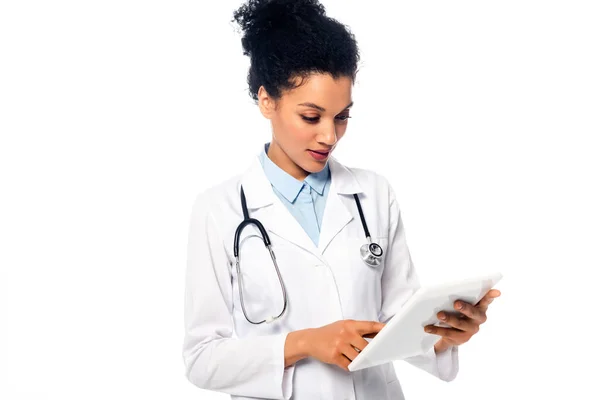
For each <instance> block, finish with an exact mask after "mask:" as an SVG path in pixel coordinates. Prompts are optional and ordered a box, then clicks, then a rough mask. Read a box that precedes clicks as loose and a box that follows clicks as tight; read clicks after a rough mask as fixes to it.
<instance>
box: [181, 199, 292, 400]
mask: <svg viewBox="0 0 600 400" xmlns="http://www.w3.org/2000/svg"><path fill="white" fill-rule="evenodd" d="M185 279H186V280H185V306H184V327H185V335H184V342H183V361H184V364H185V371H186V376H187V378H188V380H189V381H190V382H191V383H193V384H194V385H196V386H198V387H200V388H202V389H207V390H213V391H218V392H223V393H228V394H230V395H238V396H248V397H258V398H265V399H289V398H290V397H291V395H292V377H293V372H294V366H290V367H287V368H285V364H284V363H285V360H284V347H285V340H286V337H287V333H283V334H278V335H270V336H255V337H248V338H237V337H233V333H234V329H233V319H232V308H233V303H232V287H231V273H230V269H229V259H228V257H227V254H226V252H225V247H224V242H223V240H222V236H221V234H220V233H219V230H218V228H217V224H216V221H215V219H214V217H213V215H212V213H211V212H210V211H209V204H208V196H206V195H203V194H200V195H199V196H198V198H197V199H196V202H195V204H194V207H193V210H192V215H191V222H190V225H189V236H188V251H187V268H186V274H185Z"/></svg>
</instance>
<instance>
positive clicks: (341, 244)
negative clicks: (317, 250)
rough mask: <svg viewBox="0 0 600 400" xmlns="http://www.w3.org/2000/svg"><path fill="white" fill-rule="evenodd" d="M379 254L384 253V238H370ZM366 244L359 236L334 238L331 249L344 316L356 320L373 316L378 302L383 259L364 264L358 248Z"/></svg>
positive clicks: (385, 248) (370, 318) (373, 317)
mask: <svg viewBox="0 0 600 400" xmlns="http://www.w3.org/2000/svg"><path fill="white" fill-rule="evenodd" d="M373 242H375V243H377V244H379V246H381V248H382V250H383V255H384V257H385V254H386V252H387V247H388V238H387V237H374V238H373ZM365 243H367V240H366V239H365V238H364V237H362V238H360V237H358V238H357V237H352V238H345V239H340V240H339V241H336V243H335V245H334V246H332V248H331V254H332V256H331V257H330V258H331V265H332V269H333V271H334V274H335V278H336V281H337V285H338V288H339V294H340V302H341V304H342V305H343V307H344V316H345V317H347V318H356V319H368V320H376V319H377V310H379V307H380V303H381V276H382V272H383V268H384V267H385V266H384V262H383V260H382V262H381V264H380V265H378V266H371V265H367V264H366V263H365V261H364V260H363V258H362V257H361V253H360V248H361V246H362V245H364V244H365Z"/></svg>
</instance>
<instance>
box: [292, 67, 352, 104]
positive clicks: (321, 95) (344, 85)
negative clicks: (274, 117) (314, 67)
mask: <svg viewBox="0 0 600 400" xmlns="http://www.w3.org/2000/svg"><path fill="white" fill-rule="evenodd" d="M293 81H294V83H295V84H296V85H298V84H299V83H300V82H301V79H300V78H299V77H296V78H294V80H293ZM281 100H282V101H283V102H285V103H286V105H287V106H296V105H298V104H299V103H305V102H310V103H314V104H316V105H318V106H321V107H323V108H325V109H326V110H327V112H340V111H342V110H343V109H344V107H346V106H347V105H348V104H349V103H350V102H351V101H352V79H351V78H350V77H347V76H340V77H338V78H337V79H334V78H333V77H332V76H331V75H329V74H311V75H310V76H309V77H307V78H304V80H303V83H302V84H301V85H300V86H298V87H297V88H295V89H292V90H289V91H285V92H283V94H282V98H281Z"/></svg>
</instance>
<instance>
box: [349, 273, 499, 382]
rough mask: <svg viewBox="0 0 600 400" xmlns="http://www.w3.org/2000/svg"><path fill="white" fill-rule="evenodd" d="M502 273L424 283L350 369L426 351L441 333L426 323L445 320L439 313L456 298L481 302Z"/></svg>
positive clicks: (355, 369)
mask: <svg viewBox="0 0 600 400" xmlns="http://www.w3.org/2000/svg"><path fill="white" fill-rule="evenodd" d="M500 279H502V274H500V273H494V274H489V275H484V276H478V277H474V278H470V279H464V280H461V281H454V282H450V283H445V284H440V285H436V286H429V287H421V288H419V290H417V292H415V294H414V295H412V296H411V297H410V298H409V299H408V301H407V302H406V303H405V304H404V305H403V306H402V308H401V309H400V310H399V311H398V312H397V313H396V314H395V315H394V317H392V319H390V320H389V321H388V323H387V324H386V326H385V327H384V328H383V329H382V330H381V331H379V333H378V334H377V336H375V338H373V340H371V342H370V343H369V344H368V345H367V346H366V347H365V348H364V350H363V351H361V352H360V353H359V354H358V356H357V357H356V358H355V359H354V360H353V361H352V362H351V363H350V365H349V367H348V368H349V370H350V371H358V370H360V369H363V368H367V367H372V366H375V365H379V364H384V363H387V362H390V361H396V360H401V359H404V358H407V357H411V356H416V355H419V354H424V353H426V352H427V351H428V350H429V349H431V348H432V347H433V345H434V344H435V343H436V342H437V341H438V340H439V339H440V336H438V335H435V334H431V333H427V332H425V331H424V327H425V326H426V325H437V326H447V325H445V324H441V323H440V321H439V320H438V318H437V313H438V312H440V311H446V312H448V313H458V312H457V311H456V310H455V309H454V306H453V305H454V302H455V301H456V300H463V301H465V302H467V303H471V304H477V303H478V302H479V300H481V299H482V298H483V296H485V294H486V293H487V292H488V291H489V290H490V289H492V288H493V287H494V285H496V284H497V283H498V282H499V281H500Z"/></svg>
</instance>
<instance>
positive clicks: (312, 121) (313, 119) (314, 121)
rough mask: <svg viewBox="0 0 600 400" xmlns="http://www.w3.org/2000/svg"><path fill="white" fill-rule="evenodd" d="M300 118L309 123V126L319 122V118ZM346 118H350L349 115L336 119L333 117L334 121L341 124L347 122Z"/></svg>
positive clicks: (339, 116)
mask: <svg viewBox="0 0 600 400" xmlns="http://www.w3.org/2000/svg"><path fill="white" fill-rule="evenodd" d="M301 117H302V119H303V120H305V121H306V122H309V123H311V124H314V123H316V122H318V121H319V117H306V116H304V115H301ZM348 118H352V117H351V116H349V115H338V116H337V117H335V119H336V120H338V121H341V122H344V121H347V120H348Z"/></svg>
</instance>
